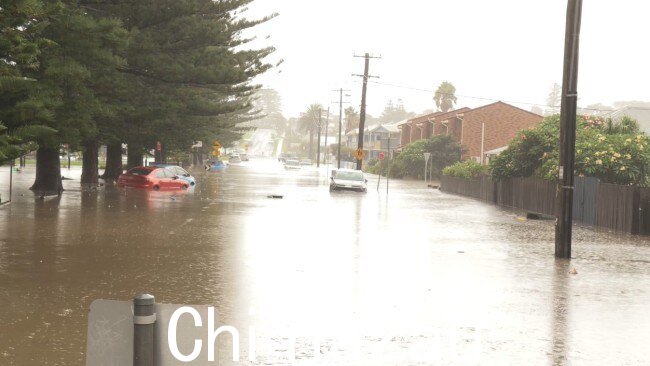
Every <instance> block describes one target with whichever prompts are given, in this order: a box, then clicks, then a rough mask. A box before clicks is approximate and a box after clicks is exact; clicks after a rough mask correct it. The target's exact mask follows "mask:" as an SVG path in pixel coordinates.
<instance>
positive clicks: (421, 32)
mask: <svg viewBox="0 0 650 366" xmlns="http://www.w3.org/2000/svg"><path fill="white" fill-rule="evenodd" d="M566 4H567V0H445V1H441V0H401V1H381V0H321V1H316V0H256V1H255V2H254V3H253V4H251V6H250V10H249V11H248V12H247V14H249V15H248V16H250V17H259V16H261V15H267V14H270V13H274V12H277V13H279V16H278V17H277V18H275V19H273V20H272V21H270V22H268V23H266V24H264V25H262V26H259V27H257V28H255V29H254V30H253V31H252V33H253V34H254V35H257V36H258V37H259V39H260V40H263V41H259V42H256V43H255V45H256V46H259V45H263V44H268V45H273V46H275V47H276V48H277V52H276V53H275V54H274V55H273V56H272V58H271V61H277V60H279V59H284V61H285V62H284V63H283V64H282V65H281V66H280V67H279V68H277V69H273V70H272V71H270V72H268V73H267V74H265V75H264V76H262V77H260V78H259V79H258V80H257V82H259V83H262V84H263V85H264V87H267V88H273V89H276V90H277V91H278V92H280V94H281V95H282V98H283V108H284V112H285V116H286V117H292V116H298V115H299V114H300V112H301V111H304V110H305V109H306V108H307V106H308V105H309V104H311V103H314V102H318V103H321V104H323V105H324V106H328V105H331V106H332V108H338V106H337V105H336V104H332V103H331V102H332V101H335V100H338V93H335V92H331V90H332V89H338V88H340V87H343V88H345V89H351V92H350V93H349V94H350V95H351V96H350V97H348V98H347V99H348V100H349V101H350V102H351V104H350V105H353V106H355V107H357V109H358V107H359V104H360V100H361V97H360V95H361V82H360V81H361V79H360V78H356V77H352V76H351V74H361V73H363V59H361V58H353V55H354V54H363V53H365V52H369V53H371V54H374V55H381V56H382V59H379V60H371V64H370V73H371V74H373V75H379V76H380V77H381V78H380V79H373V80H372V81H377V82H380V83H389V84H394V85H400V86H406V87H411V88H419V89H427V90H435V88H436V87H437V86H438V85H439V84H440V83H441V82H442V81H443V80H447V81H450V82H452V83H453V84H454V85H455V86H456V90H457V94H458V96H459V99H458V106H459V107H462V106H469V107H475V106H480V105H484V104H488V103H491V101H490V100H480V99H473V98H468V97H482V98H489V99H495V100H503V101H510V102H526V103H539V104H542V105H543V104H545V103H546V97H547V95H548V93H549V91H550V88H551V86H552V85H553V83H554V82H557V83H558V84H559V83H561V80H562V57H563V52H564V29H565V19H566ZM648 14H650V2H647V1H644V0H617V1H610V0H584V3H583V14H582V31H581V39H580V74H579V79H578V92H579V97H580V102H579V104H580V105H581V106H586V105H588V104H592V103H598V102H602V103H604V104H608V103H611V102H613V101H618V100H650V95H649V94H650V92H649V90H648V87H649V86H650V73H649V72H648V67H647V66H646V65H648V63H649V62H650V59H649V57H648V55H649V51H648V47H647V43H646V38H647V37H648V36H649V35H650V22H648V21H647V16H648ZM266 36H270V37H269V38H268V39H265V37H266ZM461 96H468V97H461ZM432 97H433V92H426V91H416V90H410V89H405V88H399V87H394V86H387V85H378V84H374V83H370V84H369V88H368V113H370V114H372V115H374V116H378V115H380V114H381V111H382V110H383V108H384V106H385V105H386V102H387V101H388V100H389V99H393V100H397V99H398V98H401V99H402V100H403V101H404V104H405V106H406V108H407V110H409V111H415V112H418V113H419V112H421V111H423V110H425V109H433V108H435V104H434V102H433V100H432ZM513 104H515V105H518V106H520V107H522V108H525V109H527V110H530V108H531V106H530V105H525V104H517V103H513Z"/></svg>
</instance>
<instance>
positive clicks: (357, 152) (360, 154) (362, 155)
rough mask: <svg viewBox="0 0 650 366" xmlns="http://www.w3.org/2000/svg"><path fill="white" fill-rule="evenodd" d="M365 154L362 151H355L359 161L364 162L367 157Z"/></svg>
mask: <svg viewBox="0 0 650 366" xmlns="http://www.w3.org/2000/svg"><path fill="white" fill-rule="evenodd" d="M365 155H366V154H365V152H364V151H363V150H362V149H356V150H354V157H355V158H357V160H363V157H364V156H365Z"/></svg>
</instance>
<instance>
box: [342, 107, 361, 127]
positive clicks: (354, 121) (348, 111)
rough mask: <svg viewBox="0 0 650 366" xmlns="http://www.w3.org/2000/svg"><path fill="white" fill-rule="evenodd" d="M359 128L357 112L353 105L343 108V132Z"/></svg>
mask: <svg viewBox="0 0 650 366" xmlns="http://www.w3.org/2000/svg"><path fill="white" fill-rule="evenodd" d="M355 128H359V112H357V110H356V109H354V107H347V108H345V132H348V131H350V130H353V129H355Z"/></svg>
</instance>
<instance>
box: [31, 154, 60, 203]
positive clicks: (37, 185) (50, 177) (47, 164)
mask: <svg viewBox="0 0 650 366" xmlns="http://www.w3.org/2000/svg"><path fill="white" fill-rule="evenodd" d="M59 159H60V158H59V149H58V148H48V147H41V148H39V149H38V150H36V179H35V180H34V185H32V187H31V188H30V189H31V190H33V191H35V192H39V193H43V194H61V192H63V183H62V181H61V160H59Z"/></svg>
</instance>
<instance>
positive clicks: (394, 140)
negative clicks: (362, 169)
mask: <svg viewBox="0 0 650 366" xmlns="http://www.w3.org/2000/svg"><path fill="white" fill-rule="evenodd" d="M389 136H390V144H389V141H388V138H389ZM345 138H346V140H345V145H346V146H347V147H348V148H351V149H356V148H357V146H358V142H359V130H350V131H348V132H347V133H346V134H345ZM399 144H400V133H399V129H398V128H397V124H396V123H391V124H388V123H387V124H374V125H369V126H367V127H366V128H365V129H364V132H363V150H364V152H365V154H366V155H365V158H364V159H376V158H378V157H379V153H380V152H382V151H383V152H384V153H387V152H388V147H389V145H390V148H391V150H392V149H395V148H397V147H398V146H399Z"/></svg>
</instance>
